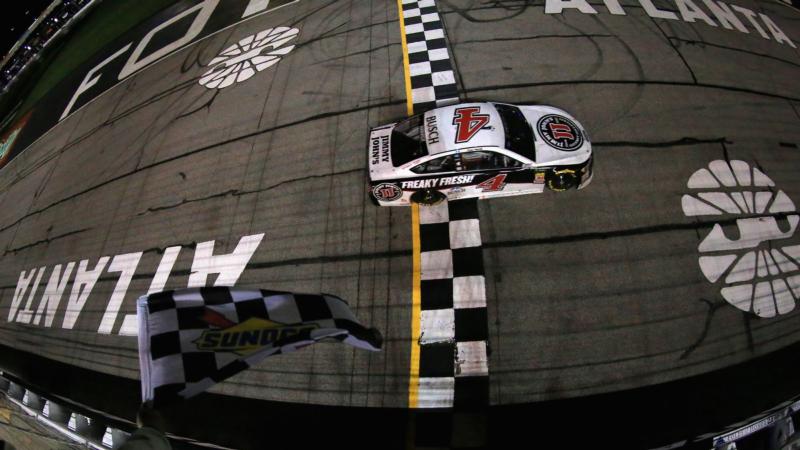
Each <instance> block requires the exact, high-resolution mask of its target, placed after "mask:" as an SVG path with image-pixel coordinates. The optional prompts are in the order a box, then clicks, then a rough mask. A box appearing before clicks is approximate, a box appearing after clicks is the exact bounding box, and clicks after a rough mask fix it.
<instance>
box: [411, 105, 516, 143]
mask: <svg viewBox="0 0 800 450" xmlns="http://www.w3.org/2000/svg"><path fill="white" fill-rule="evenodd" d="M423 124H424V126H423V130H424V133H425V141H426V142H427V144H428V154H431V155H433V154H436V153H441V152H444V151H448V150H457V149H465V148H472V147H503V145H504V144H505V132H504V130H503V123H502V121H501V120H500V115H499V114H498V113H497V110H496V109H495V108H494V105H492V104H491V103H462V104H459V105H455V106H447V107H444V108H437V109H434V110H431V111H428V112H426V113H425V117H424V121H423Z"/></svg>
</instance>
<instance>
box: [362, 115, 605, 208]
mask: <svg viewBox="0 0 800 450" xmlns="http://www.w3.org/2000/svg"><path fill="white" fill-rule="evenodd" d="M368 157H369V178H370V196H371V197H372V199H373V200H374V201H375V202H377V203H378V204H379V205H384V206H402V205H408V204H409V203H411V202H416V203H421V204H435V203H438V202H441V201H442V200H444V199H445V198H447V199H449V200H456V199H464V198H473V197H477V198H490V197H501V196H508V195H520V194H529V193H540V192H542V191H544V188H545V186H547V187H548V188H550V189H551V190H553V191H565V190H567V189H571V188H578V189H581V188H583V187H585V186H586V185H587V184H589V182H590V181H591V180H592V145H591V143H590V142H589V137H588V136H587V135H586V131H584V129H583V127H582V126H581V125H580V123H578V121H577V120H575V119H574V118H573V117H572V116H570V115H569V114H567V113H566V112H564V111H562V110H560V109H557V108H553V107H551V106H541V105H535V106H534V105H531V106H527V105H519V106H516V105H509V104H505V103H461V104H458V105H451V106H445V107H442V108H436V109H432V110H430V111H427V112H425V113H423V114H418V115H415V116H411V117H409V118H408V119H406V120H403V121H402V122H398V123H393V124H389V125H384V126H382V127H377V128H373V129H372V130H371V131H370V135H369V155H368Z"/></svg>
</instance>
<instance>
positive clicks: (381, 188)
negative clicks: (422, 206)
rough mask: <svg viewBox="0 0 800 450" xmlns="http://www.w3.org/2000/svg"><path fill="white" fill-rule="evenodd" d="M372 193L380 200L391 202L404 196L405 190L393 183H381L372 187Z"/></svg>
mask: <svg viewBox="0 0 800 450" xmlns="http://www.w3.org/2000/svg"><path fill="white" fill-rule="evenodd" d="M372 195H374V196H375V198H377V199H378V200H383V201H385V202H391V201H393V200H397V199H398V198H400V197H402V196H403V190H402V189H400V188H399V187H398V186H397V185H396V184H393V183H381V184H379V185H377V186H375V187H374V188H372Z"/></svg>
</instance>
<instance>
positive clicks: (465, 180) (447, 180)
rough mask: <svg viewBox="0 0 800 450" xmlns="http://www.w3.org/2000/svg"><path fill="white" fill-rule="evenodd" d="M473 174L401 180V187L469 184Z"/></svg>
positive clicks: (422, 187)
mask: <svg viewBox="0 0 800 450" xmlns="http://www.w3.org/2000/svg"><path fill="white" fill-rule="evenodd" d="M474 179H475V175H456V176H452V177H442V178H430V179H427V180H409V181H403V189H431V188H437V187H449V186H458V185H462V184H470V183H472V180H474Z"/></svg>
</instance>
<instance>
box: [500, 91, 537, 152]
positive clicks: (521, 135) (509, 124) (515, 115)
mask: <svg viewBox="0 0 800 450" xmlns="http://www.w3.org/2000/svg"><path fill="white" fill-rule="evenodd" d="M494 107H495V108H496V109H497V112H498V113H499V114H500V120H502V121H503V128H505V129H506V148H507V149H509V150H511V151H512V152H514V153H516V154H518V155H522V156H524V157H526V158H528V159H530V160H531V161H536V146H535V145H534V143H533V140H534V139H535V138H534V136H533V130H531V126H530V124H529V123H528V121H527V120H526V119H525V116H524V115H523V114H522V111H520V110H519V108H517V107H516V106H511V105H503V104H497V103H495V105H494Z"/></svg>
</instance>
